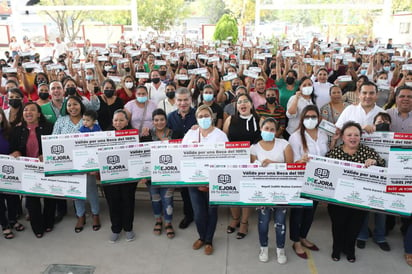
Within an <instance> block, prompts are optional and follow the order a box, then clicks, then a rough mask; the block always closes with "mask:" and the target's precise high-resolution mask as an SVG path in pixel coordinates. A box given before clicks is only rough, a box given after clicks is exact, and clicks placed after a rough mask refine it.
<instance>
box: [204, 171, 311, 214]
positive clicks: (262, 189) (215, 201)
mask: <svg viewBox="0 0 412 274" xmlns="http://www.w3.org/2000/svg"><path fill="white" fill-rule="evenodd" d="M304 174H305V164H271V165H269V166H267V167H265V168H263V167H260V166H258V165H255V164H252V165H251V164H249V165H214V166H210V167H209V179H210V183H209V194H210V195H209V200H210V204H211V205H226V206H293V207H301V206H312V200H308V199H303V198H301V197H300V190H301V188H302V184H303V180H304Z"/></svg>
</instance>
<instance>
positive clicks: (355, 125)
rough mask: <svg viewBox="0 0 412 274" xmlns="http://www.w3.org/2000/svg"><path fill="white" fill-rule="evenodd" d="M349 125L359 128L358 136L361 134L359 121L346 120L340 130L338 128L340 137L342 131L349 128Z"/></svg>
mask: <svg viewBox="0 0 412 274" xmlns="http://www.w3.org/2000/svg"><path fill="white" fill-rule="evenodd" d="M350 127H356V128H357V129H358V130H359V133H360V136H362V127H361V125H360V124H359V123H356V122H354V121H348V122H346V123H344V124H343V126H342V128H341V130H340V135H341V137H342V136H343V133H345V130H346V129H348V128H350Z"/></svg>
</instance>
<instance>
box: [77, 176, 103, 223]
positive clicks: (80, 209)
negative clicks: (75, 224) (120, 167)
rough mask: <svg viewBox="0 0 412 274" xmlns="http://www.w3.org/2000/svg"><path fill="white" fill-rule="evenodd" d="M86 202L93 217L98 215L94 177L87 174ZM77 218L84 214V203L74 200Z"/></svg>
mask: <svg viewBox="0 0 412 274" xmlns="http://www.w3.org/2000/svg"><path fill="white" fill-rule="evenodd" d="M87 200H88V201H89V203H90V208H91V210H92V214H93V215H99V212H100V205H99V194H98V193H97V184H96V175H90V174H87ZM74 206H75V207H76V215H77V217H82V216H84V214H85V213H86V201H85V200H74Z"/></svg>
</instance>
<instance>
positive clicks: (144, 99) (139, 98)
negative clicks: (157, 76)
mask: <svg viewBox="0 0 412 274" xmlns="http://www.w3.org/2000/svg"><path fill="white" fill-rule="evenodd" d="M136 100H137V102H139V103H146V101H147V96H143V97H137V98H136Z"/></svg>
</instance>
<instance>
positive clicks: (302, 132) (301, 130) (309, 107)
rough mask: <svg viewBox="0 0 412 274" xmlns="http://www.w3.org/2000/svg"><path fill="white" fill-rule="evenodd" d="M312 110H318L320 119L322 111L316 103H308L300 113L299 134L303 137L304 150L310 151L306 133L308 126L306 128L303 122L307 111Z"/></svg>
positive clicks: (317, 113)
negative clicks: (320, 111)
mask: <svg viewBox="0 0 412 274" xmlns="http://www.w3.org/2000/svg"><path fill="white" fill-rule="evenodd" d="M311 110H312V111H314V112H316V115H317V116H318V119H319V118H320V113H319V109H318V107H317V106H316V105H307V106H306V107H304V108H303V110H302V113H301V114H300V119H299V134H300V138H301V139H302V147H303V151H305V152H307V151H308V143H307V142H306V135H305V130H306V128H305V125H304V124H303V120H305V116H306V113H308V112H309V111H311ZM318 125H319V123H318Z"/></svg>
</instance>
